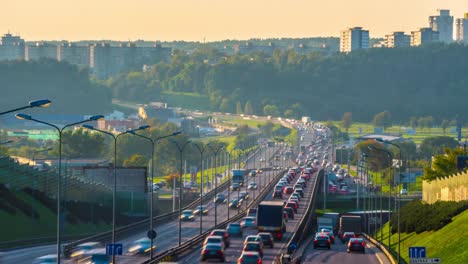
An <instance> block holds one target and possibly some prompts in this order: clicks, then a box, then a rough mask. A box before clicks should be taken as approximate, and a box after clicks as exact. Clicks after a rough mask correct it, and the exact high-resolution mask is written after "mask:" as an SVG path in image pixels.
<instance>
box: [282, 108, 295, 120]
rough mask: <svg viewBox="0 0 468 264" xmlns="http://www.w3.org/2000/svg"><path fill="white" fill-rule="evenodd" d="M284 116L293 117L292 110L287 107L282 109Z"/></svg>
mask: <svg viewBox="0 0 468 264" xmlns="http://www.w3.org/2000/svg"><path fill="white" fill-rule="evenodd" d="M284 117H286V118H294V110H292V109H287V110H286V111H284Z"/></svg>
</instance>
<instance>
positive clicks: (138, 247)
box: [128, 246, 141, 253]
mask: <svg viewBox="0 0 468 264" xmlns="http://www.w3.org/2000/svg"><path fill="white" fill-rule="evenodd" d="M140 248H141V246H133V247H131V248H129V249H128V252H131V253H133V252H135V251H137V250H139V249H140Z"/></svg>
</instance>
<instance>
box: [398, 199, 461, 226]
mask: <svg viewBox="0 0 468 264" xmlns="http://www.w3.org/2000/svg"><path fill="white" fill-rule="evenodd" d="M467 209H468V201H463V202H442V201H440V202H436V203H434V204H425V203H422V202H421V201H419V200H414V201H412V202H410V203H408V204H407V205H405V206H404V207H402V208H401V210H400V229H401V231H402V232H405V233H411V232H416V233H417V234H419V233H421V232H424V231H435V230H439V229H441V228H442V227H444V226H445V225H447V224H448V223H450V222H451V221H452V217H454V216H456V215H458V214H460V213H461V212H463V211H465V210H467ZM397 221H398V219H397V214H394V215H393V216H392V219H391V222H390V224H391V226H392V233H396V232H398V226H397Z"/></svg>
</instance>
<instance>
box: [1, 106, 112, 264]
mask: <svg viewBox="0 0 468 264" xmlns="http://www.w3.org/2000/svg"><path fill="white" fill-rule="evenodd" d="M40 101H43V102H42V103H38V105H36V106H42V107H46V106H48V105H50V101H49V100H40ZM30 107H31V106H28V107H25V108H30ZM32 107H34V106H32ZM21 109H24V108H21ZM12 111H14V110H10V111H7V112H4V113H9V112H12ZM16 118H18V119H20V120H29V121H34V122H36V123H40V124H43V125H46V126H50V127H53V128H54V129H56V130H57V132H58V134H59V162H58V174H57V263H60V257H61V252H62V249H61V220H60V217H61V201H60V199H61V192H62V186H61V180H62V177H61V176H62V134H63V131H64V130H65V128H67V127H71V126H76V125H79V124H83V123H86V122H90V121H97V120H99V119H103V118H104V116H102V115H96V116H91V117H89V118H88V119H86V120H83V121H79V122H75V123H72V124H68V125H65V126H63V127H62V128H59V127H58V126H56V125H54V124H51V123H47V122H44V121H41V120H38V119H35V118H33V117H32V116H30V115H26V114H17V115H16Z"/></svg>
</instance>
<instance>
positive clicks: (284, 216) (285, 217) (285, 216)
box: [283, 211, 289, 222]
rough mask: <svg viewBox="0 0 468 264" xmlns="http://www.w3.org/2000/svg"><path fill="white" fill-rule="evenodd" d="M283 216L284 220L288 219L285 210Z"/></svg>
mask: <svg viewBox="0 0 468 264" xmlns="http://www.w3.org/2000/svg"><path fill="white" fill-rule="evenodd" d="M283 218H284V221H285V222H288V221H289V216H288V213H287V212H286V211H283Z"/></svg>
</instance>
